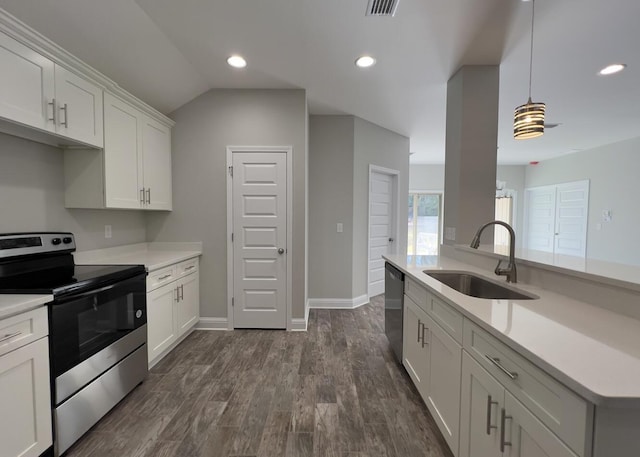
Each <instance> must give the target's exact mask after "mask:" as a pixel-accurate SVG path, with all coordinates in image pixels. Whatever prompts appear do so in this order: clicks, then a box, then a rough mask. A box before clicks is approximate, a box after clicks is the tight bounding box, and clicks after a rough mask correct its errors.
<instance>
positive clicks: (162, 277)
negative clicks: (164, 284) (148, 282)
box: [158, 275, 171, 281]
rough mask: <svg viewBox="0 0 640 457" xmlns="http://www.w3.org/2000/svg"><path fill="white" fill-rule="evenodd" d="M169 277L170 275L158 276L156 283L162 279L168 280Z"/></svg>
mask: <svg viewBox="0 0 640 457" xmlns="http://www.w3.org/2000/svg"><path fill="white" fill-rule="evenodd" d="M170 277H171V275H164V276H160V277H159V278H158V281H162V280H163V279H167V278H170Z"/></svg>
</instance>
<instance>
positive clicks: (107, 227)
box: [104, 225, 111, 238]
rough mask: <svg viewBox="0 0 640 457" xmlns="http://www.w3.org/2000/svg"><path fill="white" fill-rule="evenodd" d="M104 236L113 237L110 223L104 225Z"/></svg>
mask: <svg viewBox="0 0 640 457" xmlns="http://www.w3.org/2000/svg"><path fill="white" fill-rule="evenodd" d="M104 237H105V238H111V226H110V225H105V226H104Z"/></svg>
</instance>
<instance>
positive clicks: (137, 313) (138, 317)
mask: <svg viewBox="0 0 640 457" xmlns="http://www.w3.org/2000/svg"><path fill="white" fill-rule="evenodd" d="M141 317H142V310H141V309H139V310H138V311H136V319H140V318H141Z"/></svg>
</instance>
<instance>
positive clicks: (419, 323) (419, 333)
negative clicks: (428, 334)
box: [417, 319, 424, 343]
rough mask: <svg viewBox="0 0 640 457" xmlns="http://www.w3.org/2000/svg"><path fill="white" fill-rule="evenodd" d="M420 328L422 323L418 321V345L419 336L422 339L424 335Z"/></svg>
mask: <svg viewBox="0 0 640 457" xmlns="http://www.w3.org/2000/svg"><path fill="white" fill-rule="evenodd" d="M420 326H422V321H420V319H418V340H417V341H418V343H419V342H420V336H421V335H422V337H424V333H423V332H421V331H420Z"/></svg>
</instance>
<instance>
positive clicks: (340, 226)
mask: <svg viewBox="0 0 640 457" xmlns="http://www.w3.org/2000/svg"><path fill="white" fill-rule="evenodd" d="M342 229H343V226H342V222H338V224H337V225H336V230H337V232H338V233H342Z"/></svg>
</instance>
